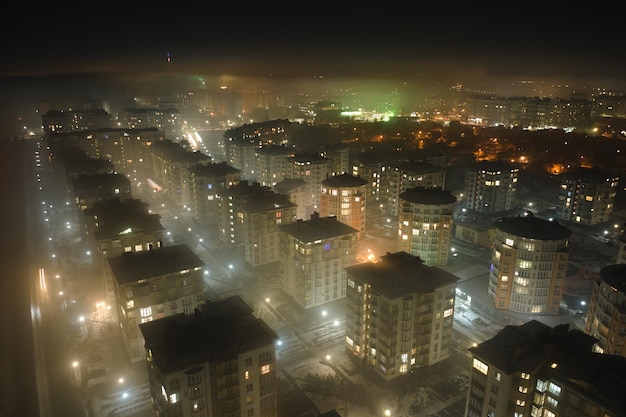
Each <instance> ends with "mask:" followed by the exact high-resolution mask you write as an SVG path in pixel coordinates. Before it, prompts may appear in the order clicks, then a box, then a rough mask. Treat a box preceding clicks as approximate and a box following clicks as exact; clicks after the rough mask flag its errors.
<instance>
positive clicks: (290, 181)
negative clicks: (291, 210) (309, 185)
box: [273, 178, 307, 219]
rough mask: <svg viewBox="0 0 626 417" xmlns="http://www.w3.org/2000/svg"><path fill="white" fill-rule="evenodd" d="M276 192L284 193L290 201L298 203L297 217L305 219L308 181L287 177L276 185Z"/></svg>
mask: <svg viewBox="0 0 626 417" xmlns="http://www.w3.org/2000/svg"><path fill="white" fill-rule="evenodd" d="M273 190H274V192H275V193H278V194H284V195H286V196H288V197H289V201H291V202H292V203H294V204H295V205H296V218H297V219H304V218H306V217H307V215H306V181H304V180H301V179H295V178H285V179H284V180H282V181H279V182H277V183H276V185H274V188H273Z"/></svg>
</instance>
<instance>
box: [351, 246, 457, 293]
mask: <svg viewBox="0 0 626 417" xmlns="http://www.w3.org/2000/svg"><path fill="white" fill-rule="evenodd" d="M346 271H347V272H348V274H350V275H352V276H353V277H355V279H358V280H360V281H362V282H367V283H369V284H370V285H371V286H372V287H373V288H374V290H375V291H378V292H379V293H381V294H382V295H384V296H386V297H387V298H389V299H395V298H399V297H403V296H405V295H408V294H411V293H420V294H427V293H431V292H434V291H435V290H436V289H437V288H440V287H442V286H446V285H449V284H452V283H456V282H457V281H458V279H459V278H458V277H457V276H456V275H454V274H451V273H449V272H447V271H444V270H443V269H441V268H438V267H436V266H428V265H425V264H424V262H423V261H422V260H421V259H420V258H419V257H418V256H413V255H410V254H408V253H406V252H395V253H387V254H386V255H384V256H381V257H380V262H377V263H373V262H366V263H362V264H358V265H352V266H349V267H346Z"/></svg>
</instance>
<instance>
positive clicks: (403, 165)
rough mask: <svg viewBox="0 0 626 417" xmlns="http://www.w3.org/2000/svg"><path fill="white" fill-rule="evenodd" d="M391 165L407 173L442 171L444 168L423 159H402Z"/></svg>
mask: <svg viewBox="0 0 626 417" xmlns="http://www.w3.org/2000/svg"><path fill="white" fill-rule="evenodd" d="M392 167H393V168H395V169H397V170H399V171H402V172H407V173H416V174H429V173H433V172H444V171H445V168H444V167H442V166H439V165H435V164H431V163H430V162H425V161H412V160H404V161H400V162H396V163H394V164H392Z"/></svg>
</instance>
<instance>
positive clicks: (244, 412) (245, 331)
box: [140, 296, 278, 417]
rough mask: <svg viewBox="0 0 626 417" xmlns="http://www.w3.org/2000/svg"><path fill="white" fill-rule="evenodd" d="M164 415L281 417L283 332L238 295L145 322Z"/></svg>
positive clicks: (152, 377) (153, 387)
mask: <svg viewBox="0 0 626 417" xmlns="http://www.w3.org/2000/svg"><path fill="white" fill-rule="evenodd" d="M140 329H141V332H142V336H143V339H145V341H146V344H145V349H146V354H145V356H146V359H147V363H148V381H149V384H150V393H151V396H152V404H153V407H154V412H155V415H157V416H160V417H250V416H258V417H277V416H278V406H277V397H278V391H277V368H276V352H275V349H274V344H275V342H276V340H277V339H278V336H277V335H276V334H275V333H274V332H273V331H272V330H271V329H270V328H269V327H268V326H267V325H266V324H265V323H264V322H263V321H262V320H259V319H258V318H257V317H255V316H254V315H253V313H252V310H251V309H250V307H249V306H248V305H247V304H246V303H245V302H244V301H243V300H242V299H241V298H240V297H238V296H233V297H230V298H226V299H222V300H217V301H210V302H207V303H206V304H204V305H202V306H201V307H199V308H197V309H196V310H195V311H194V313H193V314H182V313H179V314H176V315H172V316H170V317H167V318H163V319H159V320H154V321H151V322H146V323H143V324H141V325H140Z"/></svg>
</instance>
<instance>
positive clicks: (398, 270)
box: [346, 252, 458, 380]
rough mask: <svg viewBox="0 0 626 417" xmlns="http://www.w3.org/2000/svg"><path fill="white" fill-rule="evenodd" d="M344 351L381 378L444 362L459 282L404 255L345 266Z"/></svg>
mask: <svg viewBox="0 0 626 417" xmlns="http://www.w3.org/2000/svg"><path fill="white" fill-rule="evenodd" d="M347 274H348V277H347V287H346V348H347V349H348V351H350V352H351V353H352V354H353V355H354V356H355V357H356V358H358V359H360V360H361V361H362V362H363V364H365V366H367V367H368V368H369V369H371V370H372V371H373V372H375V373H376V374H378V375H379V376H381V377H382V378H383V379H385V380H391V379H393V378H396V377H398V376H401V375H406V374H407V373H409V372H411V371H412V370H414V369H416V368H419V367H422V366H429V365H434V364H436V363H438V362H441V361H443V360H445V359H447V358H448V357H449V356H450V349H452V343H451V342H452V326H453V319H454V300H455V288H456V282H457V280H458V278H457V277H456V276H455V275H453V274H450V273H448V272H447V271H444V270H442V269H440V268H438V267H431V266H427V265H424V263H423V262H422V260H421V259H419V258H418V257H415V256H412V255H409V254H408V253H406V252H396V253H387V255H384V256H382V257H381V258H380V262H376V263H374V262H366V263H362V264H358V265H353V266H350V267H348V268H347Z"/></svg>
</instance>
